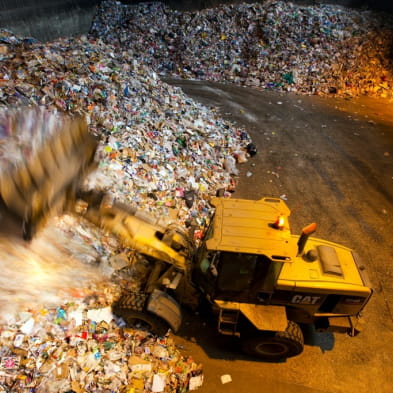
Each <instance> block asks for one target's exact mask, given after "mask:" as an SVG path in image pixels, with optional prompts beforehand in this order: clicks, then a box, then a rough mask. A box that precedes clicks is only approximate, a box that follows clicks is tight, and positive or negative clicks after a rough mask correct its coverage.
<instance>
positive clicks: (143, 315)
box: [113, 292, 169, 336]
mask: <svg viewBox="0 0 393 393" xmlns="http://www.w3.org/2000/svg"><path fill="white" fill-rule="evenodd" d="M146 299H147V295H146V294H145V293H141V292H130V293H127V294H125V295H124V296H122V297H121V298H120V299H119V300H118V301H117V302H116V303H115V304H114V305H113V313H114V314H115V315H116V316H118V317H121V318H122V319H123V320H124V322H125V323H126V325H127V327H134V328H137V329H140V330H146V331H149V332H151V333H153V334H156V335H157V336H164V335H165V334H166V333H167V332H168V329H169V325H168V324H167V323H166V322H165V321H164V320H163V319H161V318H160V317H158V316H157V315H154V314H151V313H149V312H148V311H145V303H146Z"/></svg>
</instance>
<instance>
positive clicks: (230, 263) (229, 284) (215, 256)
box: [194, 246, 282, 304]
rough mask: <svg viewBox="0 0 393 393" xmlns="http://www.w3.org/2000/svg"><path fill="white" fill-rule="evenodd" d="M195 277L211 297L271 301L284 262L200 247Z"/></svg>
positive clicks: (261, 301) (243, 300) (267, 302)
mask: <svg viewBox="0 0 393 393" xmlns="http://www.w3.org/2000/svg"><path fill="white" fill-rule="evenodd" d="M198 254H199V255H198V256H199V258H198V260H197V262H196V266H195V270H194V280H195V282H196V283H197V284H198V286H199V287H200V288H201V289H202V291H203V292H205V294H206V295H208V296H209V297H210V298H212V299H221V300H228V301H239V302H252V303H263V304H269V301H270V298H271V295H272V293H273V291H274V287H275V283H276V281H277V278H278V276H279V274H280V271H281V268H282V263H280V262H275V261H272V260H271V259H269V258H268V257H267V256H265V255H257V254H246V253H236V252H228V251H208V250H207V249H206V246H202V247H201V248H200V249H199V250H198Z"/></svg>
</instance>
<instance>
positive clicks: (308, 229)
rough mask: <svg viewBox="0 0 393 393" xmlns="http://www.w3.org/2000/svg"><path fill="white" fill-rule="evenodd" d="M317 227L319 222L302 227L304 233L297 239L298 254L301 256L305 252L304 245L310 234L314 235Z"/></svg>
mask: <svg viewBox="0 0 393 393" xmlns="http://www.w3.org/2000/svg"><path fill="white" fill-rule="evenodd" d="M316 229H317V224H316V223H315V222H313V223H312V224H310V225H307V226H306V227H304V228H303V229H302V234H301V235H300V237H299V240H298V241H297V256H300V255H302V254H303V251H304V247H305V246H306V243H307V240H308V238H309V236H310V235H312V234H313V233H314V232H315V231H316Z"/></svg>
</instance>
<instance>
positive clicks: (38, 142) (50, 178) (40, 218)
mask: <svg viewBox="0 0 393 393" xmlns="http://www.w3.org/2000/svg"><path fill="white" fill-rule="evenodd" d="M33 111H34V112H33V113H29V116H30V118H31V117H32V118H33V120H34V118H35V117H37V124H39V125H42V128H44V127H47V125H45V124H44V123H43V121H42V118H41V117H42V113H41V112H42V111H40V110H38V109H35V110H33ZM13 115H14V116H25V115H26V114H25V113H24V112H17V113H15V114H13ZM40 116H41V117H40ZM45 116H46V117H47V116H48V115H47V114H45ZM13 124H15V125H17V124H24V123H23V122H19V123H18V121H14V122H13ZM51 125H52V126H53V127H56V129H55V130H51V132H47V135H37V134H39V130H38V132H36V135H35V137H36V139H35V140H34V142H32V144H34V148H29V149H27V148H24V149H23V148H22V147H21V152H20V153H21V154H20V155H19V156H18V159H17V160H16V161H15V162H12V163H8V165H6V166H5V167H4V165H3V167H2V170H1V173H0V196H1V198H2V200H3V202H4V204H5V206H6V207H7V209H8V210H9V211H10V212H11V213H12V214H13V215H14V216H16V217H17V218H18V219H20V220H21V221H22V223H23V236H24V238H25V239H31V238H32V237H33V236H34V234H35V232H36V231H37V230H38V229H39V228H41V227H42V226H43V225H44V224H45V222H46V221H47V219H48V218H50V217H51V216H53V215H55V214H59V213H61V212H63V211H64V210H65V208H66V205H67V202H69V201H70V200H72V199H73V198H75V193H76V190H77V189H78V187H79V185H80V183H81V182H82V180H83V179H84V178H85V176H86V175H87V174H88V173H89V172H91V171H92V170H93V169H94V168H95V161H94V156H95V152H96V149H97V145H98V142H97V141H96V139H95V138H94V137H93V136H92V135H91V134H89V132H88V128H87V123H86V121H85V119H84V118H83V117H70V116H66V115H61V116H60V115H58V114H56V121H52V122H51ZM17 132H18V131H17V130H16V131H15V130H14V134H15V133H17Z"/></svg>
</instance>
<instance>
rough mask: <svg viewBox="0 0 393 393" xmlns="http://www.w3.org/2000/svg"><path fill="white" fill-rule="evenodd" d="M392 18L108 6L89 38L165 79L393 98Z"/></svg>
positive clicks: (277, 7) (265, 7)
mask: <svg viewBox="0 0 393 393" xmlns="http://www.w3.org/2000/svg"><path fill="white" fill-rule="evenodd" d="M392 19H393V16H392V15H390V16H389V15H387V14H381V13H377V12H373V11H369V10H357V9H350V8H344V7H340V6H336V5H327V4H321V5H314V6H301V5H296V4H293V3H290V2H282V1H273V0H266V1H263V2H262V1H261V2H259V3H254V4H238V5H233V4H231V5H222V6H220V7H217V8H211V9H204V10H201V11H194V12H179V11H175V10H171V9H169V8H168V7H167V6H165V5H164V4H163V3H160V2H156V3H145V2H144V3H140V4H137V5H126V4H122V3H121V2H117V1H103V2H101V3H100V7H99V9H98V12H97V14H96V17H95V20H94V22H93V24H92V28H91V31H90V33H91V35H92V36H93V37H96V38H97V37H100V38H101V39H102V40H104V41H105V42H107V43H112V44H114V45H117V46H119V47H120V48H122V49H125V48H128V49H130V50H132V51H133V52H134V54H135V56H136V57H137V58H138V59H139V60H140V61H142V62H143V63H144V64H148V65H149V66H150V67H151V68H152V69H154V70H156V72H157V73H159V74H160V75H171V76H179V77H182V78H193V79H200V80H210V81H220V82H233V83H236V84H241V85H244V86H252V87H255V88H258V89H275V90H279V91H292V92H298V93H305V94H318V95H326V94H336V95H345V96H359V95H369V96H375V97H384V98H392V97H393V76H392V72H393V55H392V53H393V47H392V45H393V44H392V42H393V28H392V26H393V21H392Z"/></svg>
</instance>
